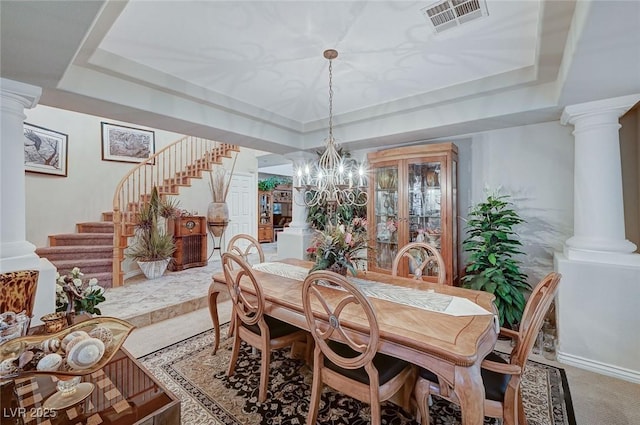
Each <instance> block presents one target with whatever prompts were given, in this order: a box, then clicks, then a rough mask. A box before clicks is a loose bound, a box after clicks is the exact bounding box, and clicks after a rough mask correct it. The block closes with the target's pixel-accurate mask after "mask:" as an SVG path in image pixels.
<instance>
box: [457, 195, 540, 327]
mask: <svg viewBox="0 0 640 425" xmlns="http://www.w3.org/2000/svg"><path fill="white" fill-rule="evenodd" d="M521 223H524V220H523V219H522V218H521V217H520V216H519V215H518V213H517V212H516V211H515V209H514V208H513V204H512V203H511V201H510V197H509V196H508V195H500V194H498V193H494V194H489V195H488V196H487V198H486V200H484V201H483V202H480V203H478V204H476V205H475V206H473V208H471V211H470V212H469V216H468V219H467V228H466V231H467V238H466V239H465V240H464V242H463V243H462V247H463V249H464V250H465V251H466V252H469V254H470V255H469V260H468V263H467V266H466V269H465V271H466V276H464V277H463V278H462V286H463V287H465V288H470V289H476V290H481V291H486V292H489V293H491V294H493V295H494V296H495V297H496V299H495V305H496V307H497V309H498V316H499V319H500V326H505V325H506V326H510V327H512V328H513V327H514V326H517V325H518V324H519V323H520V319H521V318H522V313H523V312H524V308H525V305H526V299H525V293H526V291H528V290H530V289H531V286H530V285H529V284H528V283H527V275H526V274H524V273H523V272H522V271H521V270H520V261H519V260H517V258H516V257H517V256H519V255H522V254H523V253H522V251H520V246H522V243H521V242H520V241H519V239H518V235H517V233H516V232H515V230H514V227H515V226H517V225H519V224H521Z"/></svg>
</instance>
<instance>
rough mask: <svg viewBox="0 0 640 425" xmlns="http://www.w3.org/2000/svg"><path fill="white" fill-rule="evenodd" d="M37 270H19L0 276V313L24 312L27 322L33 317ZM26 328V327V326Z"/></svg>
mask: <svg viewBox="0 0 640 425" xmlns="http://www.w3.org/2000/svg"><path fill="white" fill-rule="evenodd" d="M39 274H40V272H39V271H38V270H19V271H13V272H6V273H1V274H0V313H4V312H7V311H12V312H14V313H20V312H22V311H25V312H26V315H27V317H28V318H29V321H31V317H32V316H33V305H34V304H35V301H36V289H37V287H38V276H39ZM27 326H28V325H27Z"/></svg>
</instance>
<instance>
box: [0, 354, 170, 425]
mask: <svg viewBox="0 0 640 425" xmlns="http://www.w3.org/2000/svg"><path fill="white" fill-rule="evenodd" d="M56 380H57V378H55V377H53V376H50V375H33V376H30V377H27V378H16V379H15V380H5V381H0V382H1V385H2V386H1V388H0V399H1V400H2V407H1V408H0V422H1V423H2V424H3V425H5V424H7V425H14V424H16V425H22V424H26V425H32V424H43V425H58V424H60V425H62V424H86V425H93V424H96V425H97V424H103V425H109V424H113V425H125V424H127V425H130V424H158V423H161V424H179V423H180V399H179V398H177V397H176V396H175V395H174V394H172V393H171V392H170V391H169V390H168V389H166V388H165V387H164V386H163V385H162V384H161V383H160V382H158V381H157V380H156V379H155V378H154V377H153V376H151V375H150V374H149V373H148V371H147V370H146V369H144V367H143V366H141V365H140V364H139V363H138V361H137V360H136V359H134V358H133V357H132V356H131V355H130V354H129V353H128V352H127V351H126V350H124V349H122V348H121V349H119V350H118V351H117V352H116V354H115V355H114V356H113V358H111V360H110V361H109V362H108V363H107V364H106V365H105V366H104V367H103V368H102V369H99V370H97V371H96V372H94V373H91V374H89V375H86V376H83V377H82V381H83V382H91V383H93V384H94V385H95V389H94V390H93V392H92V393H91V395H90V396H89V397H88V398H87V399H86V400H84V401H82V402H80V403H78V404H76V405H74V406H71V407H69V408H67V409H64V410H50V409H45V408H44V407H43V402H44V400H46V399H47V398H48V397H49V396H51V395H52V394H54V393H55V392H56Z"/></svg>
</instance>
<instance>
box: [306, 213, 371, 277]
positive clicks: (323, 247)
mask: <svg viewBox="0 0 640 425" xmlns="http://www.w3.org/2000/svg"><path fill="white" fill-rule="evenodd" d="M368 242H369V241H368V237H367V220H366V219H360V218H355V219H354V220H352V221H351V222H349V223H348V224H339V225H334V224H331V223H330V224H328V225H327V227H326V229H324V230H323V231H319V230H318V231H316V237H315V240H314V243H313V244H312V245H311V246H310V247H309V248H307V253H308V254H309V256H310V258H312V259H314V260H315V264H314V265H313V267H312V268H311V270H310V271H309V272H313V271H316V270H332V271H336V272H337V271H338V270H339V269H344V270H348V271H350V272H351V273H352V274H353V275H354V276H355V275H356V274H357V273H358V270H357V266H358V262H359V261H364V260H366V258H367V256H366V254H367V249H368ZM345 272H346V271H345Z"/></svg>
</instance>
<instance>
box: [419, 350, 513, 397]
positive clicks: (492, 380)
mask: <svg viewBox="0 0 640 425" xmlns="http://www.w3.org/2000/svg"><path fill="white" fill-rule="evenodd" d="M485 358H486V359H487V360H491V361H492V362H496V363H504V364H507V361H506V360H505V359H503V358H502V357H500V356H499V355H497V354H496V353H494V352H491V353H489V355H487V357H485ZM480 374H481V375H482V382H483V383H484V392H485V398H486V399H487V400H493V401H504V394H505V392H506V391H507V385H509V380H510V379H511V375H504V374H502V373H498V372H493V371H491V370H486V369H481V370H480ZM418 376H419V377H420V378H423V379H426V380H427V381H430V382H435V383H438V376H437V375H436V374H435V373H433V372H431V371H430V370H428V369H425V368H422V367H421V368H419V369H418Z"/></svg>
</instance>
